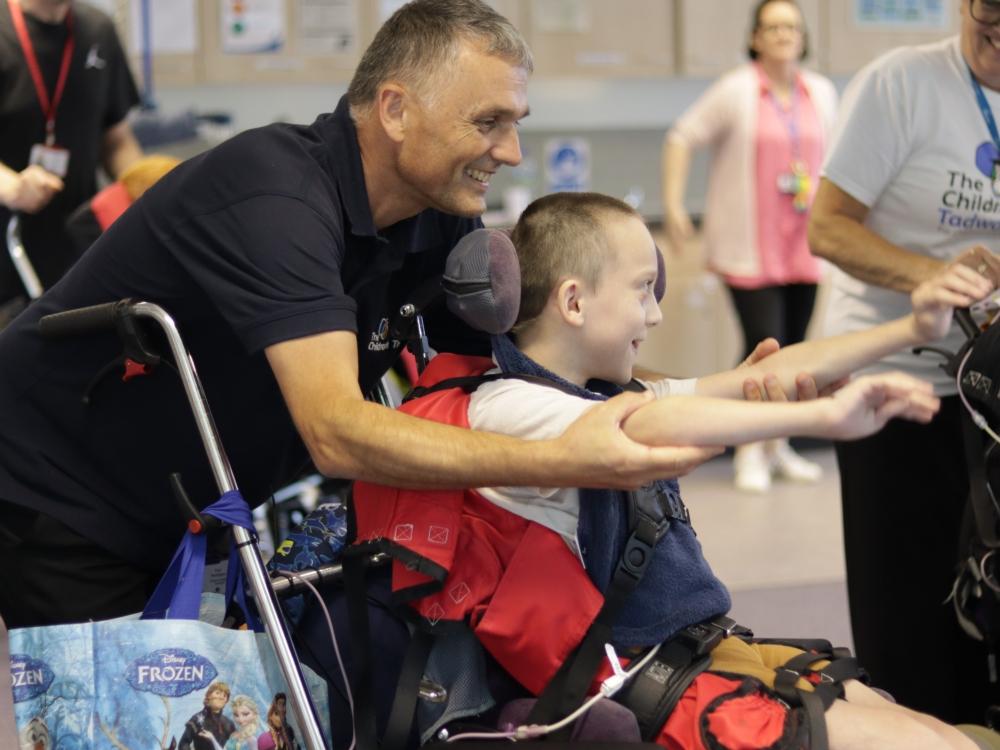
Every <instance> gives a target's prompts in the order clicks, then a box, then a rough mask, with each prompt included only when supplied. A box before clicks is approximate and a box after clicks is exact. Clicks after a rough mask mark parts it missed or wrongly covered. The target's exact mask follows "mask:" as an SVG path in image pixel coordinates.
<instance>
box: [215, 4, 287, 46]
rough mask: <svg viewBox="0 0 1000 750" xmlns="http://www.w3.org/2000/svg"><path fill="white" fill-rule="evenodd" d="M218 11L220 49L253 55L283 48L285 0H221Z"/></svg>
mask: <svg viewBox="0 0 1000 750" xmlns="http://www.w3.org/2000/svg"><path fill="white" fill-rule="evenodd" d="M220 12H221V14H222V17H221V18H220V21H219V33H220V35H221V37H222V38H221V47H222V51H223V52H225V53H227V54H233V55H254V54H262V53H268V52H281V51H282V50H283V49H284V47H285V40H286V39H287V36H288V31H287V29H286V26H285V0H222V3H221V4H220Z"/></svg>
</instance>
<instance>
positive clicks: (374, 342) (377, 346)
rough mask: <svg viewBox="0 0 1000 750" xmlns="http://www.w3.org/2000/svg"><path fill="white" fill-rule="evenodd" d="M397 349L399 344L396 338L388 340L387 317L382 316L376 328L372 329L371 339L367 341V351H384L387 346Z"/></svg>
mask: <svg viewBox="0 0 1000 750" xmlns="http://www.w3.org/2000/svg"><path fill="white" fill-rule="evenodd" d="M390 346H391V347H392V348H393V349H398V348H399V346H400V344H399V340H398V339H392V340H391V341H390V340H389V319H388V318H382V320H380V321H379V324H378V330H376V331H372V334H371V341H369V342H368V351H370V352H384V351H386V350H387V349H388V348H389V347H390Z"/></svg>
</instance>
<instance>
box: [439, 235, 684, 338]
mask: <svg viewBox="0 0 1000 750" xmlns="http://www.w3.org/2000/svg"><path fill="white" fill-rule="evenodd" d="M441 284H442V286H443V287H444V292H445V299H446V300H447V304H448V309H449V310H450V311H451V312H452V313H453V314H454V315H457V316H458V317H459V318H461V319H462V320H464V321H465V322H466V323H468V324H469V325H470V326H472V327H473V328H475V329H477V330H479V331H485V332H486V333H489V334H500V333H506V332H507V331H509V330H510V329H511V328H512V327H513V326H514V323H515V322H516V321H517V313H518V310H519V309H520V307H521V266H520V264H519V263H518V260H517V251H516V250H515V249H514V243H512V242H511V241H510V235H509V234H508V233H507V232H505V231H503V230H502V229H476V230H475V231H473V232H470V233H469V234H467V235H465V236H464V237H463V238H462V239H461V240H459V242H458V244H457V245H455V248H454V249H453V250H452V251H451V253H449V255H448V259H447V260H446V261H445V269H444V277H443V278H442V281H441ZM665 290H666V272H665V269H664V264H663V253H661V252H660V249H659V248H657V249H656V284H655V285H654V287H653V293H654V295H655V297H656V301H657V302H659V301H660V300H662V299H663V293H664V291H665Z"/></svg>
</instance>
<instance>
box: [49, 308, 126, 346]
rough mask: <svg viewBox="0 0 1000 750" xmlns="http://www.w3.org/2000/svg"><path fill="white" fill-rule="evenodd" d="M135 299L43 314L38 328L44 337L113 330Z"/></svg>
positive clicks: (63, 336)
mask: <svg viewBox="0 0 1000 750" xmlns="http://www.w3.org/2000/svg"><path fill="white" fill-rule="evenodd" d="M134 303H135V300H132V299H121V300H118V301H117V302H105V303H103V304H100V305H91V306H89V307H80V308H77V309H76V310H66V311H65V312H58V313H52V314H51V315H45V316H43V317H42V318H41V320H39V321H38V330H39V331H40V332H41V334H42V336H45V337H46V338H50V339H55V338H65V337H69V336H78V335H81V334H87V333H99V332H102V331H113V330H115V328H117V327H118V322H119V320H121V319H122V318H124V317H126V316H128V315H129V314H130V313H131V308H132V305H133V304H134Z"/></svg>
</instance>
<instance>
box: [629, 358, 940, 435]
mask: <svg viewBox="0 0 1000 750" xmlns="http://www.w3.org/2000/svg"><path fill="white" fill-rule="evenodd" d="M939 406H940V402H939V401H938V399H937V398H936V397H935V396H934V393H933V389H932V388H931V386H930V384H928V383H925V382H924V381H922V380H919V379H917V378H914V377H912V376H910V375H906V374H903V373H887V374H883V375H869V376H867V377H862V378H858V379H857V380H855V381H853V382H851V383H849V384H848V385H846V386H845V387H843V388H842V389H840V390H839V391H837V393H836V394H834V395H833V396H829V397H825V398H818V399H814V400H812V401H802V402H797V403H796V402H784V403H759V402H758V403H755V402H749V401H732V400H729V399H720V398H711V397H703V396H676V397H673V398H664V399H658V400H656V401H652V402H650V403H648V404H646V405H644V406H642V407H640V408H639V409H637V410H636V411H635V412H633V413H632V414H631V415H630V416H629V417H628V418H627V419H626V420H625V422H624V423H623V424H622V429H623V430H624V432H625V435H626V436H628V437H629V438H631V439H632V440H635V441H636V442H639V443H644V444H646V445H685V446H686V445H737V444H739V443H745V442H753V441H757V440H767V439H770V438H778V437H791V436H805V437H817V438H826V439H832V440H853V439H856V438H860V437H865V436H867V435H871V434H872V433H874V432H877V431H878V430H880V429H882V427H883V426H884V425H885V423H886V422H887V421H889V420H890V419H892V418H893V417H902V418H906V419H910V420H913V421H917V422H928V421H930V419H931V417H933V416H934V414H935V413H936V412H937V410H938V407H939Z"/></svg>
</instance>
